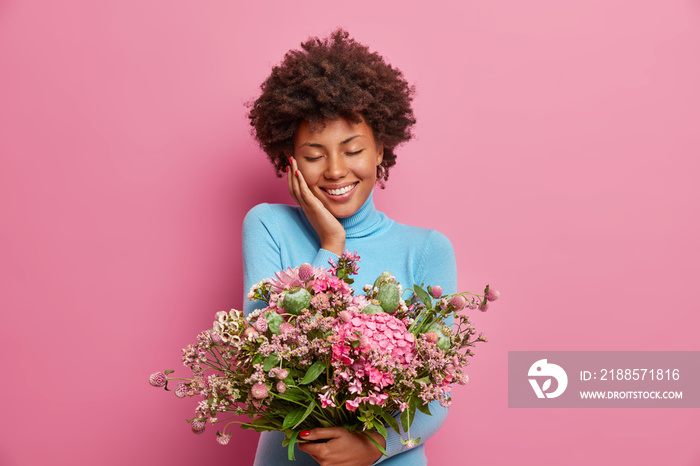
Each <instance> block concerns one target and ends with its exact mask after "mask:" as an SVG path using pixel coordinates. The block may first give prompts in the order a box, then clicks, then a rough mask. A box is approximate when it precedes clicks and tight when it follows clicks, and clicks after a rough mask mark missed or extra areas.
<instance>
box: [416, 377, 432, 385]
mask: <svg viewBox="0 0 700 466" xmlns="http://www.w3.org/2000/svg"><path fill="white" fill-rule="evenodd" d="M413 382H414V383H421V382H423V383H424V384H429V383H430V377H427V376H426V377H421V378H420V379H415V380H414V381H413Z"/></svg>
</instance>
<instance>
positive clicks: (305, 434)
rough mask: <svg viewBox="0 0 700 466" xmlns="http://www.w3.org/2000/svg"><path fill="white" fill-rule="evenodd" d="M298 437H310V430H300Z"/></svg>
mask: <svg viewBox="0 0 700 466" xmlns="http://www.w3.org/2000/svg"><path fill="white" fill-rule="evenodd" d="M299 435H300V436H301V437H308V436H309V435H311V431H310V430H302V431H301V432H299Z"/></svg>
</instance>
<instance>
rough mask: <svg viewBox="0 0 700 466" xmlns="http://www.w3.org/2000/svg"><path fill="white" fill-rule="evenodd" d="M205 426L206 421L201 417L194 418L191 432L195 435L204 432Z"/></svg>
mask: <svg viewBox="0 0 700 466" xmlns="http://www.w3.org/2000/svg"><path fill="white" fill-rule="evenodd" d="M205 427H207V423H206V421H204V420H203V419H195V420H193V421H192V432H194V433H195V434H197V435H199V434H201V433H202V432H204V428H205Z"/></svg>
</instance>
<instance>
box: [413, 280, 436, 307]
mask: <svg viewBox="0 0 700 466" xmlns="http://www.w3.org/2000/svg"><path fill="white" fill-rule="evenodd" d="M413 291H414V292H415V293H416V295H417V296H418V299H420V300H421V302H422V303H423V304H425V307H427V308H428V309H432V308H433V300H432V299H430V295H429V294H428V293H427V292H426V291H425V290H424V289H423V288H421V287H420V286H418V285H413Z"/></svg>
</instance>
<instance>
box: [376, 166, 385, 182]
mask: <svg viewBox="0 0 700 466" xmlns="http://www.w3.org/2000/svg"><path fill="white" fill-rule="evenodd" d="M377 179H378V180H384V179H386V169H385V168H384V165H381V164H379V165H377Z"/></svg>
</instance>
